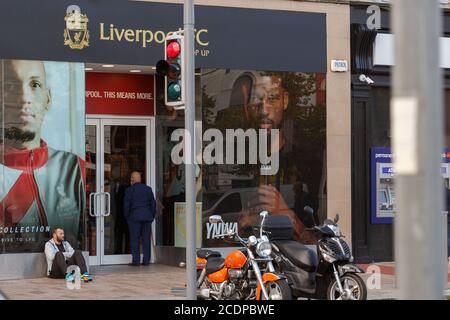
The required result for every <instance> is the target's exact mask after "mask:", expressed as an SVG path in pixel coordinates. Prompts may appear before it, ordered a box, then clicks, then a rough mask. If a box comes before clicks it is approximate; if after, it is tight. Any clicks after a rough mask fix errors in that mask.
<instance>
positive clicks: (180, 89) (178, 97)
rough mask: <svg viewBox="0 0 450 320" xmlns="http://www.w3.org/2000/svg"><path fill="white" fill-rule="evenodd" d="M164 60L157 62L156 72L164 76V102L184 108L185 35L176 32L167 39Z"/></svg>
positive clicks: (176, 107) (167, 104) (175, 107)
mask: <svg viewBox="0 0 450 320" xmlns="http://www.w3.org/2000/svg"><path fill="white" fill-rule="evenodd" d="M164 44H165V47H164V60H159V61H158V63H157V64H156V74H157V75H161V76H164V79H165V80H164V102H165V104H166V106H171V107H174V109H183V108H184V92H185V86H184V84H183V81H184V77H183V74H184V68H183V63H184V36H183V35H182V34H180V33H174V34H172V35H170V36H168V37H166V39H165V43H164Z"/></svg>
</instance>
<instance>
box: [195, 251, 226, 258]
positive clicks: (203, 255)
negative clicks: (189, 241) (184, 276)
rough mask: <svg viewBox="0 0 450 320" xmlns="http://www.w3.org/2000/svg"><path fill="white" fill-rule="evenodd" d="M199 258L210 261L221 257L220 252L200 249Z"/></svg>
mask: <svg viewBox="0 0 450 320" xmlns="http://www.w3.org/2000/svg"><path fill="white" fill-rule="evenodd" d="M197 257H199V258H202V259H208V258H210V257H220V252H217V251H213V250H208V249H200V250H198V251H197Z"/></svg>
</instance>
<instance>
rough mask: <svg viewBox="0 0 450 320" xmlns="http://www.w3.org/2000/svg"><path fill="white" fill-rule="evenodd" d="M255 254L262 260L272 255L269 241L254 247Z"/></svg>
mask: <svg viewBox="0 0 450 320" xmlns="http://www.w3.org/2000/svg"><path fill="white" fill-rule="evenodd" d="M256 253H257V254H258V255H259V256H260V257H263V258H267V257H268V256H270V254H271V253H272V245H271V244H270V242H269V241H261V242H260V243H258V245H257V246H256Z"/></svg>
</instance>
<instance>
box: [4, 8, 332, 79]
mask: <svg viewBox="0 0 450 320" xmlns="http://www.w3.org/2000/svg"><path fill="white" fill-rule="evenodd" d="M70 6H72V7H70ZM69 7H70V8H69ZM68 8H69V11H68ZM77 8H78V9H77ZM77 10H79V13H80V15H78V16H76V15H72V16H70V15H69V14H68V12H69V13H70V12H77ZM65 17H67V21H68V22H66V20H65ZM0 21H2V28H1V29H0V38H1V45H0V58H16V59H36V60H52V61H71V62H72V61H73V62H91V63H115V64H135V65H155V63H156V61H157V60H159V59H160V58H161V57H162V56H163V45H162V41H163V39H164V37H165V35H166V34H167V33H168V32H170V31H176V30H178V29H179V28H181V27H182V25H183V7H182V5H179V4H163V3H151V2H136V1H125V0H96V1H87V0H72V1H67V0H58V1H55V0H40V1H31V0H2V1H1V2H0ZM195 26H196V29H197V33H196V40H197V41H196V67H201V68H230V69H254V70H274V71H275V70H276V71H303V72H321V73H325V72H326V70H327V63H326V15H325V14H322V13H306V12H288V11H275V10H259V9H258V10H256V9H241V8H228V7H215V6H214V7H213V6H200V5H197V6H196V25H195Z"/></svg>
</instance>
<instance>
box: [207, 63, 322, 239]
mask: <svg viewBox="0 0 450 320" xmlns="http://www.w3.org/2000/svg"><path fill="white" fill-rule="evenodd" d="M201 89H202V91H201V93H202V128H203V160H204V162H203V166H202V186H203V188H202V191H203V193H202V203H203V219H202V220H203V226H202V239H203V243H202V245H203V246H204V247H221V246H230V245H232V244H230V243H229V242H224V241H223V240H222V239H215V238H214V237H215V236H216V235H217V234H222V233H223V231H224V230H225V229H228V230H229V229H230V228H231V229H234V230H238V231H239V232H240V234H241V235H244V236H248V235H249V234H250V233H252V232H253V226H255V225H258V223H259V213H260V211H262V210H267V211H269V212H270V213H271V214H284V215H287V216H289V217H290V218H291V219H292V220H293V221H294V222H295V226H296V232H295V238H296V239H297V240H298V241H301V242H303V243H312V242H314V238H313V236H312V235H311V234H310V233H309V232H307V231H305V226H307V225H309V226H310V225H311V224H312V223H314V222H318V216H319V212H320V211H321V210H325V206H324V205H325V203H326V198H325V197H326V192H325V186H326V173H325V171H324V169H323V168H324V163H325V135H326V113H325V111H326V105H325V102H326V101H325V75H324V74H314V73H292V72H261V71H252V70H250V71H248V70H247V71H246V70H227V69H210V70H202V77H201ZM239 129H242V131H239ZM214 130H218V131H219V132H220V134H218V133H217V131H214ZM208 133H214V134H213V135H214V137H215V138H212V139H205V137H206V136H208V137H209V136H210V134H208ZM264 133H267V141H270V142H269V143H268V144H267V150H268V153H267V155H268V156H269V157H271V156H272V155H273V156H275V155H276V157H277V158H278V161H279V163H278V164H276V163H275V161H274V162H270V163H269V164H266V163H264V161H263V160H264V159H262V158H261V150H263V149H264V148H265V147H264V143H261V139H263V138H264ZM220 136H221V137H220ZM239 137H241V138H242V137H243V138H245V140H244V141H245V142H246V143H245V145H244V148H242V144H239V142H238V140H239ZM219 138H220V139H221V142H220V143H219V144H222V145H223V148H215V150H214V151H213V152H211V153H208V148H209V150H211V143H212V142H214V141H216V140H214V139H219ZM230 138H231V139H232V140H231V141H230ZM254 138H256V140H255V139H254ZM252 139H253V140H252ZM216 143H217V141H216ZM252 144H253V146H252ZM217 146H218V145H217V144H216V147H217ZM230 147H231V149H230ZM253 147H255V148H253ZM230 151H232V152H233V153H234V154H233V155H231V156H230V155H229V154H228V155H227V153H229V152H230ZM222 152H223V154H222ZM207 156H212V157H213V158H214V159H215V160H216V161H215V162H214V163H212V164H206V163H205V162H206V159H205V158H206V157H207ZM255 158H256V161H255ZM273 160H274V159H273ZM267 169H268V170H267ZM306 205H308V206H311V207H312V208H313V209H314V210H315V216H314V217H313V219H314V220H315V221H312V220H311V218H310V217H308V216H306V215H305V213H304V211H303V208H304V207H305V206H306ZM213 214H220V215H221V216H222V219H223V220H224V224H223V225H211V224H209V222H208V217H209V216H210V215H213Z"/></svg>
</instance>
